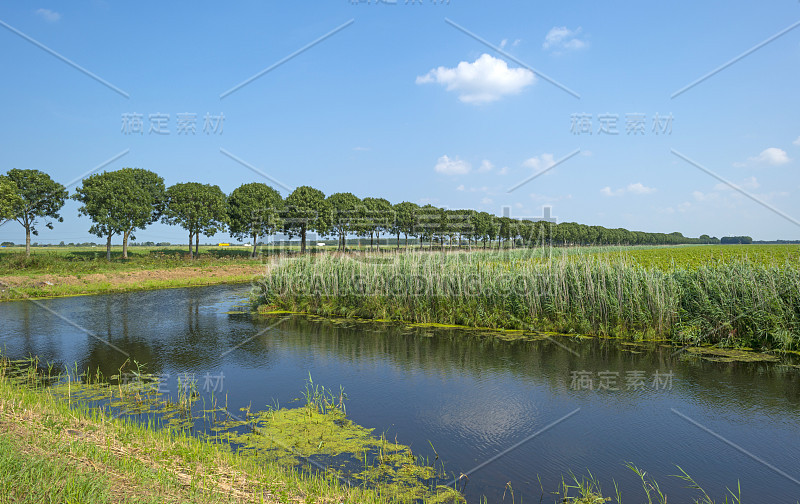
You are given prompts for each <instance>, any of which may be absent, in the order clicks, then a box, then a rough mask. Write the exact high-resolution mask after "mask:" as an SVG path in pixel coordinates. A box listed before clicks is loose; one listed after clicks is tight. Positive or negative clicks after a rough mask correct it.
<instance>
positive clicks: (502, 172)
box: [497, 166, 508, 175]
mask: <svg viewBox="0 0 800 504" xmlns="http://www.w3.org/2000/svg"><path fill="white" fill-rule="evenodd" d="M497 174H498V175H507V174H508V166H504V167H502V168H500V171H498V172H497Z"/></svg>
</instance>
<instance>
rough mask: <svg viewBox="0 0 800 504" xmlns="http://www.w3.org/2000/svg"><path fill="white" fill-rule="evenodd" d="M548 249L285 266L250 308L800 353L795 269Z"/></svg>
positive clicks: (798, 269) (799, 272) (798, 271)
mask: <svg viewBox="0 0 800 504" xmlns="http://www.w3.org/2000/svg"><path fill="white" fill-rule="evenodd" d="M687 248H689V249H692V248H690V247H687ZM556 251H557V252H555V253H554V252H552V251H550V250H549V249H541V250H537V251H529V250H520V251H516V252H507V253H501V252H473V253H471V254H426V253H419V252H416V253H406V254H399V255H396V256H394V257H392V258H391V259H390V260H386V261H381V262H374V263H364V262H362V261H354V260H352V259H349V258H347V257H329V256H323V257H319V258H315V259H314V260H307V259H306V260H298V261H288V262H286V263H284V264H281V265H279V266H278V267H276V268H274V269H273V270H272V271H271V272H270V273H269V274H268V275H267V276H266V278H265V279H264V281H263V284H262V286H261V292H262V297H261V299H260V302H261V303H264V304H268V305H274V306H276V307H278V308H281V309H285V310H290V311H300V312H308V313H315V314H320V315H325V316H344V317H348V316H356V317H363V318H377V319H394V320H403V321H408V322H418V323H442V324H453V325H463V326H470V327H489V328H502V329H525V330H534V331H535V330H540V331H541V330H544V331H556V332H562V333H583V334H586V333H589V334H594V335H601V336H622V337H630V338H634V339H640V338H655V337H671V338H673V339H675V340H676V341H678V342H681V343H691V344H708V343H716V344H722V345H725V346H746V347H766V348H777V349H785V350H791V349H794V348H797V347H798V346H800V284H798V282H797V279H798V278H800V266H799V265H798V263H797V262H787V263H785V264H782V265H780V266H774V265H760V264H755V263H752V262H746V261H730V262H720V263H708V264H703V265H700V266H698V267H696V268H688V269H687V268H680V269H670V270H668V271H663V270H661V269H658V268H648V267H645V266H642V265H640V264H637V263H636V262H635V261H632V260H629V259H627V258H626V257H625V256H624V255H613V254H612V255H609V254H604V253H603V252H602V251H598V250H593V249H588V250H587V249H577V250H575V249H556Z"/></svg>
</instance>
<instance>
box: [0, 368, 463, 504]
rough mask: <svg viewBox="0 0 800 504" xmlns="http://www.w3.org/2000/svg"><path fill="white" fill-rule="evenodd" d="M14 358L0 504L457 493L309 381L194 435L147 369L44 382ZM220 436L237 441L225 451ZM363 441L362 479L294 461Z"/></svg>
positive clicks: (3, 397)
mask: <svg viewBox="0 0 800 504" xmlns="http://www.w3.org/2000/svg"><path fill="white" fill-rule="evenodd" d="M16 364H17V363H10V362H9V361H8V360H5V359H3V360H2V361H1V362H0V502H14V503H26V504H27V503H39V502H80V503H106V502H137V503H160V502H176V503H177V502H212V503H213V502H257V503H262V502H267V503H290V502H291V503H294V502H308V503H344V502H347V503H367V504H371V503H379V502H419V503H444V502H460V501H462V500H463V499H461V497H460V496H459V494H457V493H456V492H455V491H453V490H452V489H450V490H448V489H447V488H444V487H439V488H434V489H430V488H429V487H428V486H426V484H425V483H423V482H422V479H423V478H430V476H431V475H430V474H429V472H430V471H432V468H430V467H426V466H423V465H419V464H417V462H416V459H415V458H414V457H413V456H411V454H410V450H409V449H408V448H407V447H404V446H402V445H398V444H397V443H389V442H388V441H386V440H385V439H379V438H374V437H373V436H371V434H370V433H371V431H369V430H367V429H364V428H362V427H360V426H356V425H355V424H352V423H350V422H349V420H346V419H345V417H344V413H343V411H342V410H341V409H340V408H338V407H336V406H335V405H333V404H332V402H331V401H330V396H328V395H327V394H326V393H325V390H324V389H320V388H319V387H314V386H312V387H311V388H307V389H306V393H307V394H308V395H307V399H308V402H307V404H306V405H305V406H304V407H300V408H295V409H291V410H287V409H279V410H268V411H267V412H262V413H255V412H254V413H253V414H251V413H250V411H249V408H247V411H246V412H245V413H241V415H242V418H241V419H239V417H237V416H236V415H223V410H221V409H217V408H212V410H213V411H207V410H204V411H203V413H202V414H203V415H206V416H208V417H209V418H210V417H211V416H213V417H214V418H215V422H214V425H215V428H214V429H212V430H213V431H214V432H216V433H217V434H206V435H202V434H200V435H198V433H197V432H194V433H193V432H192V427H190V425H191V424H192V423H193V421H192V420H193V419H195V418H194V417H193V416H192V413H191V411H192V407H191V403H192V402H193V399H192V398H191V394H189V395H187V396H184V397H182V398H179V400H178V401H177V403H176V402H169V401H166V402H165V401H163V400H162V399H160V398H159V395H158V394H157V393H155V392H154V389H153V388H152V387H150V385H153V383H152V382H150V383H148V382H147V381H146V380H147V378H146V375H139V376H140V377H142V378H143V380H142V381H139V380H137V381H135V382H126V383H125V384H119V385H114V386H109V385H107V384H103V383H102V382H101V383H81V382H75V381H70V382H65V381H64V380H63V379H61V380H60V382H59V383H58V384H56V385H53V384H50V385H47V383H46V382H48V381H50V382H52V380H51V379H49V378H48V377H47V376H48V375H49V373H48V372H47V371H46V370H41V369H39V370H37V369H36V366H35V362H34V363H33V364H34V365H33V366H30V365H29V366H25V367H19V366H17V365H16ZM97 401H101V402H102V403H104V404H105V405H106V406H108V405H109V404H112V405H113V408H112V409H111V410H109V409H108V408H106V407H99V406H98V403H97ZM110 411H113V412H114V414H111V413H110ZM187 411H188V412H189V415H188V418H187V416H186V413H187ZM217 415H219V416H220V417H224V418H226V420H222V419H216V417H217ZM132 418H138V421H133V420H131V419H132ZM143 419H144V421H142V420H143ZM271 424H272V425H271ZM334 431H338V432H334ZM312 437H313V438H314V439H311V438H312ZM337 440H338V442H337ZM229 442H235V443H236V446H238V447H239V448H238V449H237V450H236V451H235V452H234V451H232V450H231V445H230V444H228V443H229ZM323 444H324V445H325V446H326V449H323V448H322V446H323ZM365 445H366V446H369V447H370V449H375V448H377V447H379V448H380V461H378V462H375V463H374V464H373V463H372V462H370V464H369V465H370V467H369V468H368V476H367V477H368V478H369V483H370V484H367V485H359V483H364V481H361V480H357V479H347V478H344V477H342V473H341V472H339V471H337V470H336V469H335V464H334V465H333V466H331V467H330V468H329V469H328V470H326V471H322V470H308V469H302V470H300V469H299V467H300V466H299V465H298V464H299V459H303V460H307V459H309V456H310V455H309V454H310V453H330V454H339V453H341V452H342V451H345V450H346V449H353V450H360V449H361V447H362V446H365ZM328 446H330V448H327V447H328ZM287 447H290V448H287ZM326 450H327V451H326ZM315 465H316V466H317V467H318V468H319V469H322V468H323V467H324V466H323V465H322V464H320V463H315ZM326 466H327V464H326ZM396 468H399V469H396ZM393 470H394V471H395V472H394V473H392V471H393ZM390 473H391V474H395V476H393V477H391V478H390V477H389V476H387V475H389V474H390ZM401 473H402V474H401ZM405 473H408V474H409V475H410V476H409V477H403V476H404V475H405ZM354 478H355V476H354ZM412 480H413V481H417V482H418V483H412Z"/></svg>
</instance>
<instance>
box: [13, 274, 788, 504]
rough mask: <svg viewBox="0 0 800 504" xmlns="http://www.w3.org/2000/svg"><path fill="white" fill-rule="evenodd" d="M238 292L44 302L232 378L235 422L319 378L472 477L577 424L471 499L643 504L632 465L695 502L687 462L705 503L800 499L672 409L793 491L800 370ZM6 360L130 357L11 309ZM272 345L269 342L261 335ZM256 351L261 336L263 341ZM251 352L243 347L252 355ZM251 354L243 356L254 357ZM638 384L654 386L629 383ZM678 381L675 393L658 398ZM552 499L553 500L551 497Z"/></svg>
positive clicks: (91, 361)
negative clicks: (682, 472)
mask: <svg viewBox="0 0 800 504" xmlns="http://www.w3.org/2000/svg"><path fill="white" fill-rule="evenodd" d="M245 295H246V289H245V288H242V287H225V286H217V287H205V288H194V289H173V290H164V291H151V292H140V293H127V294H115V295H107V296H86V297H74V298H65V299H55V300H49V301H43V303H45V304H46V306H48V307H49V308H50V309H52V310H54V311H56V312H58V313H59V314H61V315H63V316H65V317H68V318H69V319H70V320H73V321H74V322H75V323H76V324H79V325H80V326H81V327H83V328H85V329H86V330H87V331H90V332H91V333H94V334H96V335H97V336H98V337H100V338H103V339H107V340H108V341H109V342H111V343H113V344H114V345H115V346H117V347H119V348H120V349H122V350H124V351H125V352H127V353H129V354H130V358H131V359H135V360H137V361H139V362H143V363H146V364H147V371H148V372H150V373H155V374H161V375H163V376H165V377H167V379H168V380H169V381H168V384H169V386H170V388H173V389H174V387H175V386H176V378H177V376H179V375H180V374H185V373H188V374H193V375H194V376H195V377H196V378H197V379H198V384H199V385H202V380H203V376H205V375H206V374H211V375H215V376H216V375H219V374H221V373H224V384H223V386H224V393H225V394H227V397H228V400H229V405H230V408H231V409H232V410H233V409H236V408H239V407H243V406H246V405H247V404H250V403H252V404H253V406H254V407H262V408H263V407H264V406H266V405H272V404H275V403H276V402H277V403H279V404H280V405H287V404H289V403H290V402H291V400H292V399H294V398H296V397H298V395H299V390H300V388H302V386H303V382H304V380H305V379H306V378H307V377H308V373H309V372H311V373H312V374H313V376H314V380H315V381H316V382H319V383H323V384H325V385H328V386H333V387H334V388H336V387H338V386H339V385H343V386H344V387H345V390H346V391H347V392H348V394H349V396H350V401H349V403H348V405H347V411H348V415H349V416H350V417H351V418H352V419H353V420H354V421H356V422H358V423H360V424H362V425H365V426H367V427H371V428H375V429H376V433H381V432H386V434H387V437H388V438H389V439H393V438H394V436H397V437H398V440H399V441H401V442H403V443H405V444H410V445H411V446H412V448H413V449H414V451H415V452H416V453H422V454H430V455H431V456H433V452H432V449H431V447H430V444H429V443H432V444H433V446H435V449H436V451H437V452H438V454H439V455H440V457H441V458H442V459H444V460H445V461H446V464H447V468H448V469H449V470H451V471H453V472H454V473H455V474H458V473H460V472H466V471H469V470H470V469H472V468H474V467H476V466H478V465H480V464H481V463H482V462H484V461H485V460H487V459H489V458H491V457H494V456H496V455H497V454H498V453H500V452H502V451H503V450H505V449H507V448H508V447H510V446H513V445H514V444H516V443H518V442H520V441H522V440H525V439H526V438H528V437H530V436H531V434H533V433H535V432H537V431H539V430H541V429H542V428H544V427H546V426H548V425H549V424H551V423H552V422H554V421H555V420H557V419H559V418H561V417H563V416H564V415H566V414H568V413H569V412H571V411H573V410H575V409H576V408H580V412H579V413H577V414H575V415H574V416H573V417H570V418H568V419H567V420H565V421H564V422H562V423H561V424H558V425H555V426H553V427H552V428H550V429H549V430H547V431H546V432H543V433H542V434H540V435H538V436H536V437H535V438H533V439H530V440H529V441H527V442H525V443H524V444H522V445H521V446H519V447H518V448H516V449H515V450H513V451H511V452H510V453H508V454H507V455H505V456H503V457H501V458H499V459H498V460H496V461H495V462H493V463H491V464H489V465H487V466H485V467H483V468H481V469H480V470H478V471H476V472H475V473H473V474H471V475H470V484H469V485H468V487H467V496H468V497H469V498H470V500H471V501H474V500H476V499H477V497H479V496H480V495H486V496H487V497H488V499H489V501H490V502H496V501H499V500H500V499H501V497H502V493H503V489H504V486H505V484H506V482H508V481H511V482H512V484H513V487H514V490H515V494H516V496H517V497H519V496H520V495H523V496H524V497H525V500H532V499H533V500H537V501H538V500H539V498H540V493H541V492H540V490H539V483H538V480H537V476H538V477H541V480H542V483H543V484H544V486H545V491H552V490H555V486H556V485H557V483H558V482H559V481H560V478H561V475H562V474H565V473H567V471H569V470H573V471H575V472H576V473H581V472H582V471H585V469H587V468H588V469H590V470H591V471H592V473H593V474H594V475H595V476H597V477H598V478H600V480H601V481H602V482H603V483H604V487H605V488H606V489H609V488H613V485H612V484H611V481H612V478H614V479H615V480H616V481H617V483H619V484H620V487H621V488H622V489H623V490H624V491H625V494H626V495H629V496H630V497H629V500H632V501H637V500H640V497H641V487H640V483H639V482H638V480H637V477H636V476H635V475H634V474H633V473H631V472H630V471H628V470H626V469H624V467H623V463H624V462H625V461H633V462H635V463H636V464H637V465H639V466H640V467H643V468H645V469H646V470H648V471H649V473H650V474H653V475H655V476H656V477H657V478H658V481H659V483H660V484H661V486H662V489H665V490H667V491H668V492H669V493H670V494H671V496H670V499H674V500H676V501H686V500H688V499H689V496H690V495H693V494H691V493H690V492H688V491H687V490H686V489H684V488H683V484H682V482H680V481H678V480H675V479H674V478H669V477H668V475H670V474H675V473H676V472H677V470H676V468H675V467H674V465H675V464H679V465H680V466H681V467H683V468H684V469H686V470H687V471H688V472H689V473H690V474H692V476H694V477H695V479H697V481H698V482H700V483H701V484H703V486H704V487H706V490H707V491H709V493H711V494H712V495H715V496H721V495H723V494H724V490H725V486H730V487H733V486H735V485H736V480H737V479H741V481H742V488H743V489H744V490H745V492H746V494H747V495H749V496H750V498H749V500H750V501H766V500H770V499H771V500H774V501H782V502H783V501H791V502H793V501H795V500H796V499H797V498H798V496H800V486H798V485H796V484H795V483H793V482H792V481H790V480H789V479H787V478H785V477H783V476H781V475H779V474H777V473H776V472H775V471H773V470H771V469H770V468H768V467H766V466H764V465H762V464H759V463H758V462H756V461H754V460H753V459H752V458H750V457H748V456H747V455H745V454H743V453H741V452H740V451H737V450H736V449H734V448H732V447H731V446H729V445H727V444H725V443H724V442H722V441H720V440H719V439H718V438H715V437H714V436H712V435H709V434H708V433H707V432H705V431H703V430H702V429H699V428H698V427H697V426H695V425H693V424H691V423H689V422H687V421H686V420H684V419H683V418H681V417H679V416H677V415H676V414H674V413H673V412H672V409H676V410H678V411H680V412H681V413H683V414H685V415H687V416H689V417H691V418H693V419H695V420H696V421H697V422H700V423H702V424H703V425H705V426H707V428H709V429H712V430H713V431H714V432H717V433H718V434H719V435H721V436H723V437H725V438H726V439H729V440H731V441H732V442H735V443H736V444H737V445H739V446H741V447H743V448H744V449H746V450H748V451H750V452H751V453H753V454H756V455H757V456H759V457H760V458H762V459H764V460H766V461H767V462H769V463H770V464H772V465H774V466H775V467H779V468H781V469H782V470H783V471H785V472H786V473H788V474H790V475H792V476H793V477H795V478H800V470H798V469H797V468H798V467H800V464H798V462H799V461H800V436H798V435H797V434H798V432H800V408H799V407H798V406H800V380H798V377H799V375H798V369H797V368H794V367H790V366H782V365H775V364H770V363H715V362H707V361H703V360H700V359H696V358H691V359H687V358H686V356H685V355H682V354H677V355H676V354H675V353H674V349H673V348H670V347H667V346H663V345H659V344H652V345H650V348H648V349H642V348H638V347H629V346H626V345H620V344H619V343H617V342H614V341H598V340H591V341H574V340H571V339H568V338H566V339H559V343H560V344H561V345H565V346H568V347H569V348H571V349H572V350H574V351H575V352H576V353H577V355H576V354H574V353H572V352H569V351H566V350H565V349H564V348H562V347H561V346H559V345H556V344H553V343H552V342H550V341H546V340H545V341H501V340H499V339H496V338H493V337H488V336H486V335H481V334H477V333H474V332H463V331H458V330H438V329H437V330H430V329H409V328H405V327H397V326H381V327H378V326H374V325H365V324H360V323H350V322H348V323H339V322H333V321H311V320H307V319H304V318H297V317H295V318H289V319H287V320H285V321H284V322H282V323H280V324H278V325H277V326H276V327H273V328H271V329H269V330H265V329H267V328H269V327H270V325H271V324H274V323H275V322H276V321H277V320H276V319H259V318H256V319H253V318H252V317H251V316H250V315H249V314H246V313H245V314H242V313H237V312H235V310H236V304H237V303H238V302H240V301H241V299H242V297H243V296H245ZM0 320H2V329H0V346H3V347H5V352H6V353H7V354H9V355H12V356H15V357H18V356H26V355H39V356H41V357H42V358H44V359H48V360H50V361H54V362H59V363H61V364H62V365H63V364H66V363H69V364H72V363H75V362H77V364H78V366H79V368H81V369H86V368H90V369H92V370H94V369H96V368H99V369H100V370H101V371H102V373H103V374H105V375H106V376H110V375H113V374H116V372H117V369H118V368H119V367H120V366H121V365H122V364H123V363H124V362H125V360H126V359H127V358H128V357H127V356H126V355H124V354H122V353H120V352H117V351H116V350H114V349H113V348H111V347H110V346H108V345H106V344H105V343H104V342H103V341H101V340H99V339H98V338H95V337H92V336H91V335H89V334H87V332H85V331H81V330H79V329H77V328H75V327H73V326H70V325H69V324H66V323H64V322H63V321H62V320H60V319H59V318H57V317H55V316H53V315H51V314H49V313H48V312H47V311H45V310H42V309H41V308H39V307H37V306H36V305H34V304H32V303H30V302H13V303H3V304H0ZM260 332H261V334H259V333H260ZM256 335H257V337H254V336H256ZM248 340H249V341H248ZM243 342H246V343H244V344H243ZM576 372H581V373H586V375H587V376H591V377H592V378H593V380H595V381H594V384H597V383H598V382H597V380H598V379H599V377H600V376H601V375H600V374H601V373H612V374H613V373H616V376H617V382H616V385H617V386H616V388H618V390H608V389H599V388H598V387H597V386H595V387H593V388H592V389H588V388H576V387H575V383H574V377H575V375H574V373H576ZM631 373H640V374H642V375H643V376H644V377H646V379H645V380H644V386H641V387H627V386H626V385H627V384H626V377H628V376H629V375H630V374H631ZM655 373H671V387H670V388H666V387H663V388H661V387H654V386H653V384H652V378H653V376H654V374H655ZM548 500H552V499H551V497H550V496H549V495H546V496H545V499H544V501H545V502H547V501H548Z"/></svg>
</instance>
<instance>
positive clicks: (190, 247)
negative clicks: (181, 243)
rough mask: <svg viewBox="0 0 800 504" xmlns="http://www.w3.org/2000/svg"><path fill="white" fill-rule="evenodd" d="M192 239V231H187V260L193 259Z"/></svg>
mask: <svg viewBox="0 0 800 504" xmlns="http://www.w3.org/2000/svg"><path fill="white" fill-rule="evenodd" d="M192 238H194V233H192V231H191V230H190V231H189V259H193V258H194V254H192Z"/></svg>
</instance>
